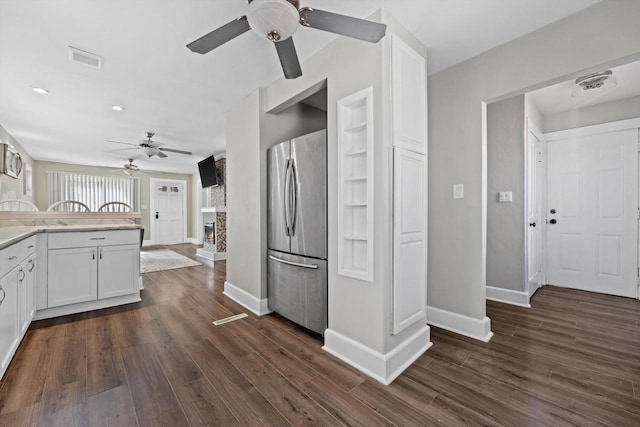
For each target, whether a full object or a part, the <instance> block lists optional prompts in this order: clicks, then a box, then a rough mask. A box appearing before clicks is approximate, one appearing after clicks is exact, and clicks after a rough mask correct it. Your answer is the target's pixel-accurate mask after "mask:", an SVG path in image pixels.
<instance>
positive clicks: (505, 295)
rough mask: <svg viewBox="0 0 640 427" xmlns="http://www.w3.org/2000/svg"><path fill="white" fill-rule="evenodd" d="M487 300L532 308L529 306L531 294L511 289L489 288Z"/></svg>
mask: <svg viewBox="0 0 640 427" xmlns="http://www.w3.org/2000/svg"><path fill="white" fill-rule="evenodd" d="M487 299H488V300H491V301H497V302H503V303H505V304H512V305H518V306H520V307H526V308H531V305H530V304H529V292H519V291H512V290H511V289H503V288H494V287H493V286H487Z"/></svg>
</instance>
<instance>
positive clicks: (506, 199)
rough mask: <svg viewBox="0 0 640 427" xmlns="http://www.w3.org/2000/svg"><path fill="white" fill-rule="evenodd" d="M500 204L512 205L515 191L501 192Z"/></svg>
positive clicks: (499, 196)
mask: <svg viewBox="0 0 640 427" xmlns="http://www.w3.org/2000/svg"><path fill="white" fill-rule="evenodd" d="M498 202H500V203H511V202H513V191H501V192H499V193H498Z"/></svg>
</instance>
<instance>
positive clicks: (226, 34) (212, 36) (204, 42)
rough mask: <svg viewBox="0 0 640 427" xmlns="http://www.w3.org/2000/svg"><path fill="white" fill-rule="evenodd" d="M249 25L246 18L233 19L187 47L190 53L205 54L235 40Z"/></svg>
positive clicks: (247, 29) (248, 28)
mask: <svg viewBox="0 0 640 427" xmlns="http://www.w3.org/2000/svg"><path fill="white" fill-rule="evenodd" d="M250 29H251V27H249V23H248V22H247V17H246V16H241V17H240V18H238V19H234V20H233V21H231V22H229V23H228V24H225V25H223V26H222V27H220V28H218V29H217V30H213V31H211V32H210V33H208V34H205V35H204V36H202V37H200V38H199V39H198V40H194V41H192V42H191V43H189V44H188V45H187V47H188V48H189V49H190V50H191V51H192V52H196V53H200V54H203V55H204V54H205V53H208V52H210V51H212V50H213V49H215V48H217V47H218V46H221V45H223V44H225V43H226V42H228V41H230V40H233V39H235V38H236V37H238V36H239V35H241V34H244V33H246V32H247V31H249V30H250Z"/></svg>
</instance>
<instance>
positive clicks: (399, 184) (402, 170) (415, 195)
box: [392, 148, 427, 334]
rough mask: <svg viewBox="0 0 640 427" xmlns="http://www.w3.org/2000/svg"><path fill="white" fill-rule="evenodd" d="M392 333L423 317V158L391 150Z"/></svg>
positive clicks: (424, 272) (424, 269)
mask: <svg viewBox="0 0 640 427" xmlns="http://www.w3.org/2000/svg"><path fill="white" fill-rule="evenodd" d="M393 153H394V155H393V163H394V164H393V286H392V288H393V290H392V296H393V333H394V334H397V333H398V332H400V331H402V330H404V329H405V328H407V327H408V326H410V325H412V324H413V323H415V322H417V321H419V320H420V319H424V318H425V315H426V313H425V307H426V304H427V276H426V273H427V268H426V253H427V251H426V244H427V242H426V236H427V231H426V227H427V220H426V218H427V217H426V199H425V195H426V173H425V170H426V165H425V156H423V155H421V154H417V153H414V152H412V151H409V150H404V149H401V148H394V149H393Z"/></svg>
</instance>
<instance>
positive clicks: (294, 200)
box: [290, 159, 298, 236]
mask: <svg viewBox="0 0 640 427" xmlns="http://www.w3.org/2000/svg"><path fill="white" fill-rule="evenodd" d="M290 185H291V208H292V211H291V236H295V235H296V216H297V215H298V172H297V170H296V163H295V160H293V159H291V180H290Z"/></svg>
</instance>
